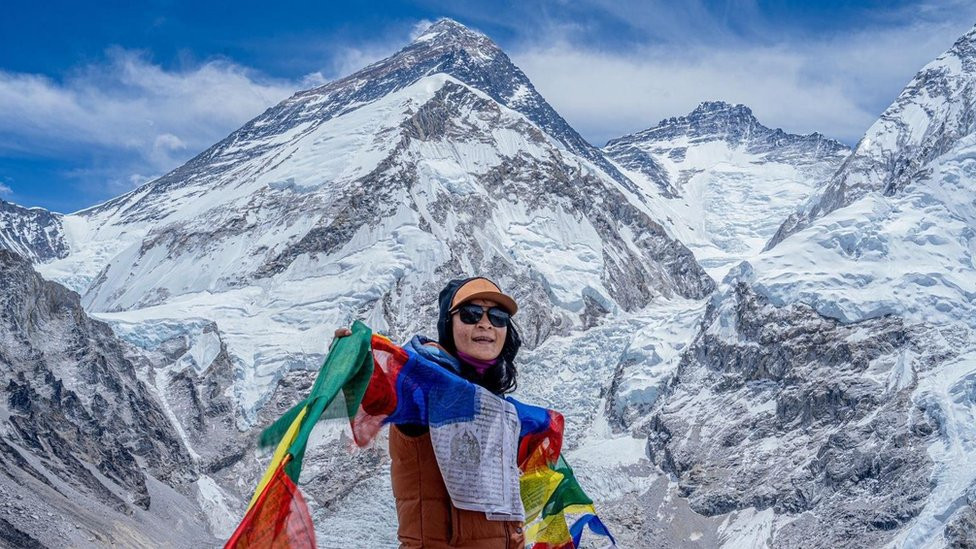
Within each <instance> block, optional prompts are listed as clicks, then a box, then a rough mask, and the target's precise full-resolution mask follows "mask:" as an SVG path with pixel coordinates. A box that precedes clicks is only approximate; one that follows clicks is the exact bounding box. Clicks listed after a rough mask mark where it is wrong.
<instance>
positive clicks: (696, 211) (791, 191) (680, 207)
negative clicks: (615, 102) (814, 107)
mask: <svg viewBox="0 0 976 549" xmlns="http://www.w3.org/2000/svg"><path fill="white" fill-rule="evenodd" d="M604 151H605V152H606V153H607V155H608V156H610V158H612V159H613V160H614V161H615V162H616V163H617V164H618V165H619V166H620V167H621V169H622V170H623V171H624V173H626V174H627V175H628V176H630V177H631V178H633V179H634V180H635V181H636V182H638V184H640V185H641V187H642V189H643V190H644V192H645V194H646V196H647V197H648V200H649V201H651V202H652V203H653V204H654V206H653V207H654V209H655V211H660V212H665V213H666V219H667V223H665V226H666V227H667V228H668V230H669V232H670V234H672V235H673V236H675V238H677V239H679V240H680V241H681V242H682V243H684V244H685V245H686V246H688V247H689V248H691V250H692V251H693V252H694V253H695V257H696V258H697V259H698V261H699V262H700V263H701V264H702V265H703V266H704V267H705V268H706V269H707V270H708V271H709V274H711V275H712V276H713V277H715V278H719V279H720V278H721V277H723V276H725V273H726V272H727V271H728V269H729V268H731V267H732V266H733V265H734V264H735V263H737V262H738V261H741V260H743V259H747V258H748V257H749V256H751V255H754V254H756V253H758V252H759V251H760V249H761V248H762V246H763V245H764V244H765V243H766V242H767V241H768V240H769V238H770V237H771V236H772V235H773V234H774V231H775V230H776V228H777V227H778V226H779V222H780V220H781V219H782V218H784V217H785V216H786V215H788V214H789V213H790V212H792V211H793V210H795V209H796V207H797V206H798V205H799V204H801V203H803V202H804V201H805V200H807V199H808V198H809V197H810V196H811V195H813V194H814V193H815V192H816V191H817V190H818V189H820V187H821V186H822V185H823V184H824V183H825V182H826V181H827V180H828V179H829V177H830V175H831V174H832V173H833V172H834V171H836V169H837V168H838V167H839V166H840V164H841V162H842V161H843V159H844V158H845V157H846V156H847V154H849V152H850V150H849V149H848V148H847V147H846V146H844V145H843V144H841V143H838V142H836V141H834V140H831V139H828V138H826V137H824V136H822V135H820V134H810V135H804V136H800V135H791V134H787V133H785V132H783V131H782V130H779V129H776V130H773V129H770V128H767V127H766V126H763V125H762V124H761V123H760V122H759V121H758V120H757V119H756V118H755V116H753V114H752V111H751V110H749V108H748V107H745V106H743V105H730V104H728V103H722V102H706V103H702V104H701V105H699V107H698V108H696V109H695V110H694V111H693V112H691V113H690V114H688V115H687V116H681V117H677V118H670V119H667V120H663V121H661V122H660V123H659V124H658V125H657V126H654V127H652V128H650V129H647V130H644V131H641V132H638V133H635V134H633V135H628V136H625V137H621V138H619V139H614V140H611V141H610V142H609V143H607V145H606V147H604ZM660 180H663V181H665V182H666V187H660V185H658V184H656V183H655V182H656V181H660Z"/></svg>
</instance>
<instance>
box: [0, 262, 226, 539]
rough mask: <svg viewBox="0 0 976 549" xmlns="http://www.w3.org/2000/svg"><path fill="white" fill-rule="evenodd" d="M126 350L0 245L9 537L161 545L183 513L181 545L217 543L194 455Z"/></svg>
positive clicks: (0, 455) (1, 431)
mask: <svg viewBox="0 0 976 549" xmlns="http://www.w3.org/2000/svg"><path fill="white" fill-rule="evenodd" d="M126 354H127V353H126V346H125V345H124V344H123V343H122V342H121V341H119V340H118V339H117V338H116V337H115V335H114V334H113V333H112V331H111V330H110V329H109V327H108V326H107V325H105V324H104V323H101V322H98V321H94V320H92V319H90V318H89V317H88V316H87V315H86V314H85V313H84V312H83V311H82V309H81V304H80V300H79V296H78V295H77V294H75V293H74V292H71V291H70V290H67V289H65V288H64V287H62V286H60V285H58V284H56V283H53V282H47V281H44V280H42V279H41V278H40V276H38V275H37V273H36V272H34V271H33V269H32V268H31V266H30V263H29V262H28V261H27V260H25V259H23V258H21V257H19V256H17V255H16V254H13V253H11V252H8V251H6V250H0V365H2V366H3V368H2V371H0V387H3V389H2V391H3V393H4V398H3V400H2V403H0V461H2V462H3V464H4V466H3V472H4V474H3V476H2V477H0V492H2V493H3V494H4V496H5V497H4V501H6V502H7V503H6V505H5V506H4V507H2V511H0V519H2V520H3V521H4V524H5V525H6V526H5V527H3V528H0V539H2V540H4V541H5V542H7V543H13V544H14V545H19V546H25V544H26V543H36V544H40V545H38V546H49V547H63V546H68V545H70V546H84V545H86V542H95V541H96V540H97V541H98V542H99V543H103V544H109V543H123V544H126V545H133V544H140V543H151V541H150V540H151V539H152V536H153V535H155V536H159V537H162V536H164V533H165V531H166V527H165V524H166V523H167V522H168V521H170V520H172V519H174V518H177V517H178V518H179V519H180V520H182V521H183V522H184V523H185V524H184V526H185V529H184V530H183V533H182V534H180V535H178V536H174V537H172V538H171V539H172V542H173V543H179V540H183V542H185V543H194V544H195V543H201V542H204V541H209V540H210V538H209V536H208V535H207V533H206V528H205V526H204V525H205V524H206V522H205V521H204V520H203V517H201V516H196V515H195V514H194V509H195V506H194V505H193V503H192V500H193V498H192V492H193V488H192V486H191V482H192V481H193V480H194V477H195V475H194V472H193V470H192V467H191V464H190V459H189V456H188V455H187V454H186V452H185V450H184V449H183V446H182V444H181V443H180V440H179V438H178V436H177V434H176V432H175V431H174V429H173V426H172V425H171V424H170V423H169V421H168V420H167V418H166V416H165V414H164V412H163V410H162V409H161V408H160V407H159V405H158V404H157V403H156V401H155V399H154V398H153V396H152V395H151V394H150V392H149V391H148V389H147V387H146V386H145V385H144V384H143V383H142V382H141V381H139V379H138V378H137V375H136V371H135V369H134V367H133V365H132V363H131V362H130V361H129V359H128V358H127V357H126ZM174 488H179V489H181V490H182V491H183V492H184V493H183V494H181V493H178V492H177V491H175V490H174ZM50 510H57V511H58V514H57V515H54V514H53V513H51V512H50ZM37 513H44V514H45V515H46V518H45V519H44V520H43V521H38V517H37ZM197 513H199V511H197ZM113 522H115V524H117V525H118V527H117V528H113V527H112V526H111V524H112V523H113ZM113 530H114V531H113ZM127 530H131V531H132V532H136V533H138V532H140V531H142V532H144V533H145V534H144V535H139V534H129V533H127ZM18 532H19V533H18ZM17 538H20V539H17Z"/></svg>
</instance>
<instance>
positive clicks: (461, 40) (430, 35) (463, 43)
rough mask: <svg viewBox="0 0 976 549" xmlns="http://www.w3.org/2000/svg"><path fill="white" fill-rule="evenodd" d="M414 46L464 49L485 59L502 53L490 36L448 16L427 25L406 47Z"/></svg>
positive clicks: (439, 49) (441, 49) (473, 55)
mask: <svg viewBox="0 0 976 549" xmlns="http://www.w3.org/2000/svg"><path fill="white" fill-rule="evenodd" d="M412 48H416V49H426V50H428V51H451V50H464V51H465V52H467V53H468V54H469V55H471V56H472V57H475V58H478V57H480V58H483V59H490V58H492V57H494V56H495V55H497V54H499V53H501V48H499V47H498V45H497V44H495V42H493V41H492V40H491V38H488V36H486V35H484V34H482V33H480V32H478V31H475V30H472V29H470V28H468V27H466V26H464V25H462V24H461V23H458V22H457V21H455V20H453V19H449V18H446V17H445V18H442V19H440V20H438V21H437V22H436V23H434V24H433V25H431V26H430V27H427V30H425V31H424V32H423V33H422V34H421V35H420V36H418V37H417V38H415V39H414V40H413V42H412V43H411V44H410V45H409V46H408V47H407V48H406V49H412Z"/></svg>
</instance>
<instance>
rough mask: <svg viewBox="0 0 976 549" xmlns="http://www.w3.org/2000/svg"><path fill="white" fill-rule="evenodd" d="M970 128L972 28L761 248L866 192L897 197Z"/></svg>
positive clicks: (973, 106)
mask: <svg viewBox="0 0 976 549" xmlns="http://www.w3.org/2000/svg"><path fill="white" fill-rule="evenodd" d="M974 129H976V27H974V28H973V30H971V31H969V32H968V33H966V34H964V35H963V36H962V37H960V38H959V40H957V41H956V43H955V44H953V46H952V47H951V48H949V50H948V51H946V52H945V53H944V54H942V55H940V56H939V57H938V58H936V59H935V60H934V61H932V62H931V63H929V64H928V65H926V66H925V67H924V68H922V70H921V71H919V73H918V74H917V75H916V76H915V78H913V79H912V81H911V82H910V83H909V84H908V86H906V87H905V89H904V90H903V91H902V92H901V94H900V95H899V96H898V98H897V99H895V101H894V102H893V103H892V104H891V105H890V106H889V107H888V108H887V109H885V112H884V113H882V115H881V118H879V119H878V121H877V122H875V123H874V124H873V125H872V126H871V128H869V129H868V131H867V133H865V134H864V137H862V138H861V141H860V142H859V143H858V145H857V147H856V149H855V150H854V153H853V154H852V155H851V156H850V158H848V159H847V161H846V162H844V165H843V166H841V168H840V169H839V170H838V171H837V173H836V174H835V175H834V176H833V178H832V179H831V181H830V183H829V184H828V185H827V186H826V187H825V188H824V189H823V191H822V192H821V193H819V194H818V195H817V196H815V197H813V198H812V199H811V200H810V201H809V202H808V203H807V204H805V205H804V207H803V208H801V209H800V210H798V211H797V212H795V213H793V214H792V215H790V217H788V218H787V219H786V220H785V221H784V222H783V224H782V225H781V226H780V228H779V229H778V230H777V232H776V234H775V235H774V237H773V238H772V239H771V240H770V241H769V243H768V244H767V246H766V248H767V249H770V248H773V247H774V246H776V244H778V243H779V242H781V241H783V239H785V238H786V237H787V236H789V235H791V234H793V233H795V232H797V231H799V230H801V229H803V227H806V226H807V225H809V224H810V223H811V222H812V221H813V220H815V219H817V218H819V217H822V216H824V215H827V214H829V213H830V212H832V211H834V210H836V209H838V208H843V207H844V206H847V205H849V204H852V203H853V202H855V201H856V200H858V199H860V198H861V197H863V196H865V195H866V194H868V193H871V192H881V193H883V194H886V195H892V194H897V193H898V192H900V191H901V189H903V188H904V187H905V185H907V184H908V183H909V182H910V181H912V180H913V179H915V178H917V177H919V176H921V175H923V172H924V170H925V167H926V165H927V164H928V163H929V162H930V161H932V160H933V159H935V158H936V157H938V156H940V155H942V154H944V153H946V152H947V151H948V150H949V149H951V148H952V147H953V146H954V144H955V143H956V142H957V141H958V140H959V139H960V138H962V137H964V136H966V135H969V134H970V133H972V132H973V130H974Z"/></svg>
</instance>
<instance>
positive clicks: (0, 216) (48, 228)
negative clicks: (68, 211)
mask: <svg viewBox="0 0 976 549" xmlns="http://www.w3.org/2000/svg"><path fill="white" fill-rule="evenodd" d="M62 217H63V216H62V215H60V214H56V213H52V212H49V211H47V210H45V209H44V208H23V207H21V206H18V205H16V204H12V203H10V202H4V201H3V200H0V249H6V250H10V251H12V252H14V253H17V254H19V255H21V256H22V257H26V258H28V259H30V260H31V261H33V262H44V261H51V260H54V259H63V258H64V257H66V256H67V255H68V247H67V245H66V244H65V241H64V227H63V226H62V221H61V220H62Z"/></svg>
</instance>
